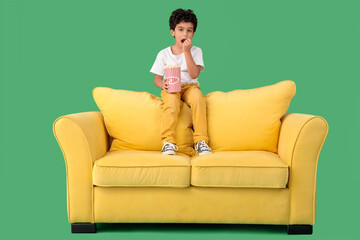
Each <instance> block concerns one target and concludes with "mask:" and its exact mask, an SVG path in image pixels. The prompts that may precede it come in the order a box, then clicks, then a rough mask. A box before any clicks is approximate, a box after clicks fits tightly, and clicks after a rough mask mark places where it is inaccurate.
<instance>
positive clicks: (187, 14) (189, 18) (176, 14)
mask: <svg viewBox="0 0 360 240" xmlns="http://www.w3.org/2000/svg"><path fill="white" fill-rule="evenodd" d="M181 22H192V23H193V25H194V33H195V31H196V27H197V18H196V15H195V14H194V12H193V11H192V10H191V9H188V10H187V11H185V10H184V9H181V8H179V9H176V10H175V11H173V12H172V13H171V16H170V19H169V25H170V29H171V30H175V27H176V25H178V24H179V23H181Z"/></svg>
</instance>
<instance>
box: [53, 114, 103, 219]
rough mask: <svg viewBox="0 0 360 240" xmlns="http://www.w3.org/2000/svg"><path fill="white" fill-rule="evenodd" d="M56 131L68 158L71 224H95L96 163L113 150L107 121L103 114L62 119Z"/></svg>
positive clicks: (54, 127)
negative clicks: (94, 189)
mask: <svg viewBox="0 0 360 240" xmlns="http://www.w3.org/2000/svg"><path fill="white" fill-rule="evenodd" d="M53 131H54V135H55V137H56V140H57V141H58V143H59V146H60V148H61V150H62V153H63V155H64V158H65V165H66V179H67V209H68V218H69V222H70V223H75V222H94V214H93V183H92V168H93V163H94V161H95V160H96V159H99V158H101V157H102V156H104V155H105V153H106V152H107V151H108V149H109V136H108V133H107V131H106V128H105V125H104V121H103V117H102V115H101V113H100V112H84V113H75V114H70V115H66V116H62V117H59V118H58V119H56V120H55V122H54V124H53Z"/></svg>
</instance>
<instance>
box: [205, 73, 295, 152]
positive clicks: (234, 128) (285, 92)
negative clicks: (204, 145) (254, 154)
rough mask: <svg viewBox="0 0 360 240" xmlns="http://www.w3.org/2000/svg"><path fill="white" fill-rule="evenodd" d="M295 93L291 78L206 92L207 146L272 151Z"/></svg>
mask: <svg viewBox="0 0 360 240" xmlns="http://www.w3.org/2000/svg"><path fill="white" fill-rule="evenodd" d="M295 93H296V86H295V83H294V82H293V81H290V80H286V81H282V82H279V83H276V84H274V85H270V86H265V87H260V88H255V89H248V90H234V91H231V92H227V93H226V92H212V93H209V94H208V95H206V101H207V119H208V135H209V146H210V147H211V148H212V149H213V150H214V151H241V150H267V151H271V152H274V153H276V152H277V142H278V138H279V130H280V124H281V122H280V119H281V117H282V116H283V115H284V114H285V113H286V111H287V109H288V107H289V105H290V101H291V99H292V97H293V96H294V95H295Z"/></svg>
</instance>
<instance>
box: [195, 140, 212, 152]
mask: <svg viewBox="0 0 360 240" xmlns="http://www.w3.org/2000/svg"><path fill="white" fill-rule="evenodd" d="M198 149H201V150H202V151H204V150H206V151H211V148H210V147H209V146H208V145H207V144H206V142H205V141H199V142H198V143H197V144H196V145H195V150H196V151H197V150H198Z"/></svg>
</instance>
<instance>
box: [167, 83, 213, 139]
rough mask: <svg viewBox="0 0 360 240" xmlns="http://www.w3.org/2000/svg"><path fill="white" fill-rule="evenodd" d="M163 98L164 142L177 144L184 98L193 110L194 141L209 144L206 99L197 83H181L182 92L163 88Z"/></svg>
mask: <svg viewBox="0 0 360 240" xmlns="http://www.w3.org/2000/svg"><path fill="white" fill-rule="evenodd" d="M161 98H162V100H163V102H164V107H163V117H162V128H161V143H162V144H164V142H165V141H166V142H169V143H173V144H176V142H175V128H176V122H177V119H178V116H179V113H180V101H181V100H184V102H185V103H186V104H187V105H189V107H190V108H191V111H192V118H193V128H194V143H197V142H198V141H200V140H203V141H205V142H206V143H207V144H209V138H208V134H207V120H206V99H205V97H204V95H203V94H202V92H201V90H200V87H199V85H198V84H197V83H189V84H183V85H181V92H177V93H168V92H167V91H164V90H161Z"/></svg>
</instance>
